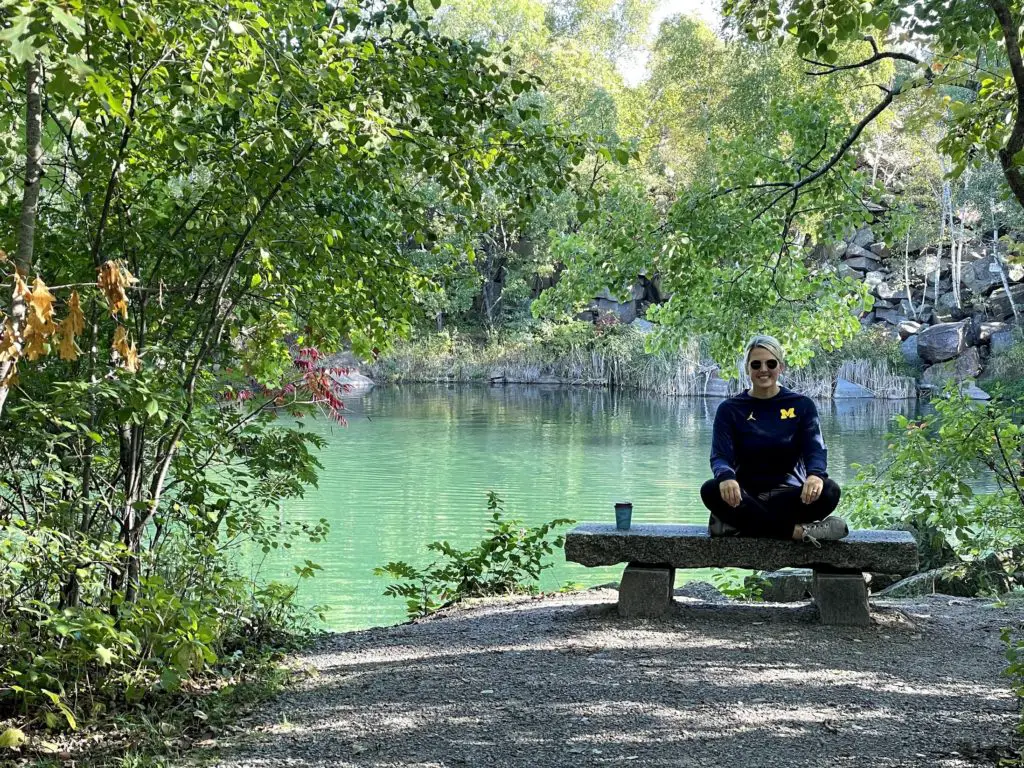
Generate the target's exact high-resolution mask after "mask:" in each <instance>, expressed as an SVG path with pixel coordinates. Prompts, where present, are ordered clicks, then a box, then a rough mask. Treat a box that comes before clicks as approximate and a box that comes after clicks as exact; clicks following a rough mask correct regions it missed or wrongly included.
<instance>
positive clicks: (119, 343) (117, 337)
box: [111, 325, 142, 373]
mask: <svg viewBox="0 0 1024 768" xmlns="http://www.w3.org/2000/svg"><path fill="white" fill-rule="evenodd" d="M111 347H112V348H113V350H114V352H116V353H117V356H118V357H119V358H120V360H121V364H122V365H123V366H124V369H125V370H126V371H128V372H129V373H138V372H139V369H140V368H141V367H142V361H141V360H139V353H138V352H137V351H136V350H135V344H129V343H128V331H126V330H125V327H124V326H123V325H119V326H117V330H115V331H114V341H113V343H112V344H111Z"/></svg>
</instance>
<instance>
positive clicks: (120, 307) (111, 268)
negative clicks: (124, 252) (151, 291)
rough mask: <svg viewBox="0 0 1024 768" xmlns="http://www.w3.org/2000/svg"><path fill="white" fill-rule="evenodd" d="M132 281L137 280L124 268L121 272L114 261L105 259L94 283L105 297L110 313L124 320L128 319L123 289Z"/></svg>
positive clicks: (126, 301) (126, 300)
mask: <svg viewBox="0 0 1024 768" xmlns="http://www.w3.org/2000/svg"><path fill="white" fill-rule="evenodd" d="M133 282H137V281H136V280H135V278H134V277H132V275H131V273H130V272H128V271H127V270H125V271H124V273H123V274H122V272H121V268H120V267H119V266H118V265H117V263H116V262H114V261H106V262H104V263H103V265H102V266H101V267H100V268H99V276H98V277H97V278H96V285H97V287H98V288H99V289H100V290H101V291H103V295H104V296H106V298H107V304H108V305H110V314H112V315H115V316H116V315H118V314H120V315H121V317H122V318H124V319H125V320H127V319H128V294H126V293H125V292H124V289H125V287H126V286H128V285H131V283H133Z"/></svg>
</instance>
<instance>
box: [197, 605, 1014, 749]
mask: <svg viewBox="0 0 1024 768" xmlns="http://www.w3.org/2000/svg"><path fill="white" fill-rule="evenodd" d="M615 599H616V593H615V592H614V591H613V590H609V589H599V590H591V591H586V592H580V593H575V594H567V595H556V596H549V597H543V598H522V599H514V600H503V601H497V602H489V603H485V604H482V605H477V606H474V607H471V608H465V609H456V610H450V611H447V612H445V613H444V614H443V615H439V616H435V617H432V618H431V619H429V620H424V621H420V622H418V623H415V624H407V625H402V626H397V627H387V628H381V629H372V630H367V631H363V632H352V633H346V634H337V635H330V636H327V637H325V638H324V639H323V640H322V641H321V642H320V643H319V644H318V645H317V646H316V647H315V648H313V649H312V650H310V651H308V652H307V653H305V654H304V655H303V656H302V657H300V658H297V659H295V660H294V663H295V665H296V667H297V668H299V669H306V670H309V674H306V675H301V676H300V681H299V682H298V683H297V684H296V686H295V687H294V689H292V690H290V691H289V692H288V693H286V694H285V695H283V696H282V697H280V698H279V699H277V700H276V701H274V702H272V703H271V704H270V705H268V706H266V707H265V708H263V709H262V710H260V711H259V712H257V713H256V714H255V715H254V716H252V717H251V718H250V719H249V720H248V721H247V722H243V723H240V725H242V726H244V730H243V731H242V732H241V733H240V734H236V735H235V736H232V737H231V738H230V739H228V738H225V739H223V740H220V741H218V742H217V743H216V744H214V745H212V746H208V747H207V749H206V750H205V751H203V752H201V753H200V755H199V756H198V761H199V762H202V763H203V764H206V765H211V764H212V765H216V766H221V767H222V768H256V767H257V766H259V767H261V768H262V767H264V766H266V767H268V768H269V766H318V767H319V766H332V768H333V767H334V766H380V767H384V766H403V767H405V766H410V767H411V766H417V768H427V767H428V766H429V767H432V768H434V767H440V766H446V767H449V766H451V767H454V766H481V767H488V766H538V767H539V768H555V767H556V766H559V767H560V766H566V767H568V766H572V768H579V767H581V766H605V765H619V764H632V765H640V766H655V767H661V766H665V767H666V768H667V767H668V766H672V767H673V768H687V767H689V766H701V768H709V767H711V766H744V767H745V768H756V767H760V766H764V767H765V768H767V767H769V766H771V767H772V768H788V767H790V766H794V767H795V766H850V768H854V767H856V768H863V767H864V766H880V767H881V766H921V768H925V767H927V768H954V767H956V766H977V765H994V764H995V763H996V762H997V760H998V757H999V756H1000V755H1005V754H1007V748H1008V746H1009V743H1010V739H1011V736H1012V734H1013V733H1014V729H1015V726H1016V724H1017V721H1018V705H1017V702H1016V700H1015V698H1014V696H1013V694H1012V692H1011V690H1010V687H1009V681H1008V680H1007V679H1006V678H1005V677H1004V676H1003V675H1002V670H1003V668H1004V666H1005V663H1006V662H1005V657H1004V656H1003V647H1002V643H1001V642H1000V638H999V631H1000V628H1001V627H1004V626H1011V625H1012V626H1017V625H1019V624H1020V622H1021V620H1022V618H1024V606H1022V605H1020V604H1012V605H1011V606H1009V607H999V606H994V605H993V604H992V601H991V600H982V599H964V598H951V597H947V596H942V595H932V596H929V597H924V598H916V599H913V600H892V601H886V602H877V603H874V604H873V618H874V625H873V626H871V627H867V628H846V627H824V626H821V625H820V624H819V623H818V622H817V615H816V611H815V609H814V607H813V606H812V605H810V604H807V603H798V604H785V605H784V604H764V603H753V604H743V603H728V602H726V603H721V602H705V601H703V600H699V599H688V598H677V602H676V605H675V606H674V607H673V610H672V612H671V614H670V615H669V616H667V617H665V618H663V619H658V620H649V621H642V620H623V619H620V618H619V617H618V616H617V615H616V613H615V607H614V602H615Z"/></svg>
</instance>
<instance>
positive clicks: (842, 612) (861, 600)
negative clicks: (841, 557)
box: [813, 571, 871, 627]
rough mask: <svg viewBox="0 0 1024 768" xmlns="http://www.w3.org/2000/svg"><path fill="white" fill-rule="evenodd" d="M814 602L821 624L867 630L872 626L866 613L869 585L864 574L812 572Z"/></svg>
mask: <svg viewBox="0 0 1024 768" xmlns="http://www.w3.org/2000/svg"><path fill="white" fill-rule="evenodd" d="M813 586H814V589H813V592H814V602H815V603H817V605H818V613H819V614H820V615H821V623H822V624H833V625H835V624H841V625H846V626H858V627H866V626H869V625H870V624H871V614H870V612H869V611H868V585H867V584H866V583H865V581H864V574H863V573H823V572H821V571H815V572H814V585H813Z"/></svg>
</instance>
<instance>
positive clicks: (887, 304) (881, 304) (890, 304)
mask: <svg viewBox="0 0 1024 768" xmlns="http://www.w3.org/2000/svg"><path fill="white" fill-rule="evenodd" d="M897 305H898V302H895V301H893V300H892V299H877V298H876V299H875V303H874V304H873V305H872V306H873V307H874V308H875V309H896V307H897Z"/></svg>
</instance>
